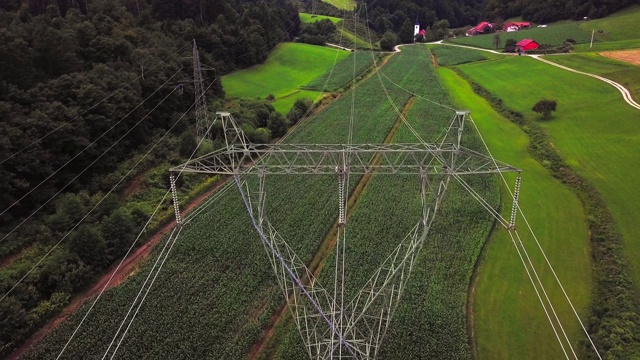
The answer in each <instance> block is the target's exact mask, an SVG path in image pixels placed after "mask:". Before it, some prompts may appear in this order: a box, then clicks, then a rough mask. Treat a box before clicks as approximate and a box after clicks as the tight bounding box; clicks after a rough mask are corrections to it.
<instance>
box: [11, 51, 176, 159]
mask: <svg viewBox="0 0 640 360" xmlns="http://www.w3.org/2000/svg"><path fill="white" fill-rule="evenodd" d="M187 46H188V44H187V45H184V46H183V47H181V48H180V49H178V50H177V51H175V52H173V53H172V54H170V55H169V56H174V55H175V54H176V53H179V52H180V51H182V50H183V49H184V48H185V47H187ZM167 60H168V58H165V59H162V60H161V61H160V62H159V63H158V64H156V65H154V66H153V67H151V69H149V71H152V70H153V69H155V68H157V67H158V66H160V65H162V64H164V63H165V62H166V61H167ZM140 79H142V75H141V76H138V77H137V78H135V79H133V80H132V81H130V82H129V83H127V84H126V85H123V86H121V87H120V88H119V89H117V90H115V91H113V92H112V93H111V94H109V95H108V96H107V97H105V98H104V99H102V100H100V101H98V102H97V103H95V104H94V105H92V106H91V107H90V108H88V109H87V110H85V111H83V112H82V113H80V114H79V115H77V116H75V117H74V118H72V119H70V120H68V121H66V122H64V123H63V124H61V125H59V126H58V127H56V128H55V129H53V130H51V131H49V132H48V133H46V134H45V135H43V136H42V137H40V138H38V139H37V140H34V141H33V142H31V143H30V144H29V145H27V146H25V147H23V148H22V149H20V150H18V151H16V152H15V153H13V154H11V155H9V156H8V157H7V158H5V159H4V160H2V161H0V165H1V164H3V163H4V162H6V161H7V160H10V159H12V158H14V157H15V156H17V155H19V154H20V153H22V152H23V151H25V150H27V149H28V148H30V147H32V146H33V145H35V144H37V143H39V142H40V141H42V140H44V139H46V138H47V137H48V136H49V135H51V134H53V133H55V132H56V131H58V130H60V129H62V128H63V127H65V126H67V125H68V124H69V123H71V122H72V121H74V120H77V119H79V118H80V117H81V116H82V115H84V114H86V113H87V112H89V111H91V110H93V109H94V108H96V107H97V106H98V105H100V104H102V103H103V102H105V101H107V100H108V99H109V98H111V97H112V96H114V95H115V94H117V93H118V92H120V91H121V90H123V89H125V88H127V87H129V86H130V85H131V84H133V83H135V82H136V81H138V80H140Z"/></svg>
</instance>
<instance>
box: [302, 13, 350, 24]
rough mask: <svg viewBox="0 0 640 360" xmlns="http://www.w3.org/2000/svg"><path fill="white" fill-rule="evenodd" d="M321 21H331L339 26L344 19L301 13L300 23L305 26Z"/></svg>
mask: <svg viewBox="0 0 640 360" xmlns="http://www.w3.org/2000/svg"><path fill="white" fill-rule="evenodd" d="M320 20H331V22H332V23H334V24H337V23H339V22H340V21H342V19H340V18H337V17H333V16H325V15H311V14H308V13H302V12H301V13H300V21H302V23H303V24H311V23H314V22H318V21H320Z"/></svg>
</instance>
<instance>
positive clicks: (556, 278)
mask: <svg viewBox="0 0 640 360" xmlns="http://www.w3.org/2000/svg"><path fill="white" fill-rule="evenodd" d="M469 121H470V122H471V124H473V126H474V128H475V129H476V132H477V133H478V135H479V136H480V140H481V141H482V144H483V145H484V147H485V149H486V150H487V153H488V154H489V157H490V158H491V159H492V160H493V162H494V165H495V166H496V167H498V164H497V162H496V161H495V158H494V157H493V155H492V154H491V150H489V146H488V145H487V143H486V141H485V139H484V137H483V136H482V133H481V132H480V128H479V127H478V125H477V124H476V123H475V121H474V120H473V118H472V117H469ZM500 176H501V178H502V181H503V183H504V185H505V187H506V188H507V191H509V194H510V195H511V197H512V198H513V196H514V193H513V191H512V190H511V188H510V187H509V185H508V183H507V180H506V179H505V177H504V176H503V175H502V174H500ZM518 212H519V213H520V216H521V217H522V219H523V220H524V222H525V224H526V225H527V228H528V230H529V232H530V233H531V235H532V236H533V239H534V240H535V243H536V244H537V246H538V249H539V250H540V252H541V253H542V255H543V257H544V259H545V262H546V263H547V265H548V266H549V269H550V270H551V273H552V274H553V276H554V278H555V280H556V282H557V283H558V285H559V286H560V289H561V290H562V293H563V294H564V297H565V299H566V300H567V302H568V303H569V305H570V307H571V310H572V311H573V314H574V315H575V317H576V319H578V322H579V323H580V327H581V328H582V331H583V332H584V334H585V335H586V336H587V339H588V340H589V343H590V344H591V347H592V348H593V350H594V351H595V353H596V355H597V356H598V358H599V359H600V360H602V356H601V355H600V352H599V351H598V349H597V347H596V345H595V343H594V342H593V339H592V338H591V335H589V332H588V331H587V329H586V327H585V326H584V323H583V322H582V319H581V318H580V316H579V315H578V312H577V311H576V308H575V307H574V305H573V302H572V301H571V299H570V298H569V295H568V294H567V292H566V290H565V288H564V286H563V285H562V282H561V281H560V278H559V277H558V275H557V274H556V271H555V269H554V268H553V266H552V265H551V262H550V261H549V258H548V257H547V254H546V253H545V251H544V249H543V248H542V246H541V245H540V242H539V240H538V237H537V236H536V234H535V233H534V231H533V228H532V227H531V224H529V221H528V220H527V218H526V216H525V214H524V212H523V211H522V208H521V207H518ZM516 232H517V231H516Z"/></svg>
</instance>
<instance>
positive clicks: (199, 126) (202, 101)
mask: <svg viewBox="0 0 640 360" xmlns="http://www.w3.org/2000/svg"><path fill="white" fill-rule="evenodd" d="M193 86H194V93H195V104H196V106H195V109H196V134H197V136H198V137H199V138H203V137H205V136H206V135H207V129H208V128H209V124H208V123H207V118H208V114H207V98H206V96H205V91H204V81H203V79H202V65H201V64H200V53H199V52H198V46H197V45H196V41H195V40H193Z"/></svg>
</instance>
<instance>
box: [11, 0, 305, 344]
mask: <svg viewBox="0 0 640 360" xmlns="http://www.w3.org/2000/svg"><path fill="white" fill-rule="evenodd" d="M299 31H300V20H299V15H298V10H297V9H296V8H295V7H293V6H292V5H290V4H289V3H288V2H287V1H283V0H270V1H260V2H243V1H236V0H228V1H227V0H222V1H208V2H195V1H193V2H187V1H175V0H171V1H167V0H149V1H143V0H139V1H126V0H123V1H111V0H95V1H88V2H86V3H85V2H84V1H83V2H77V1H53V0H42V1H2V2H0V134H2V135H1V136H0V174H1V176H2V177H3V181H2V182H0V208H1V209H2V210H1V211H2V212H1V213H0V239H1V241H0V245H1V246H0V250H1V251H0V259H1V260H0V261H2V270H1V272H0V292H2V294H3V295H5V296H3V299H2V301H1V302H0V356H2V355H6V354H7V353H8V352H9V351H10V350H12V349H13V348H15V346H16V345H17V344H19V343H20V342H21V341H22V340H24V339H25V338H26V337H28V336H29V335H30V334H31V333H32V332H33V331H34V330H35V329H37V327H38V326H39V325H40V324H42V323H44V322H45V321H46V320H47V319H48V318H50V317H51V316H52V315H53V314H55V313H56V312H57V311H59V310H60V309H61V307H62V306H64V305H65V304H67V303H68V301H69V299H70V297H71V296H72V295H74V294H75V293H77V292H78V291H81V290H82V289H84V288H85V287H86V286H87V285H89V284H91V283H92V282H93V280H94V279H95V277H96V276H98V275H100V274H101V273H102V271H103V270H104V269H105V268H106V267H108V266H109V265H110V264H112V263H113V262H114V261H115V260H117V259H119V258H121V257H122V255H123V254H124V253H125V251H126V250H127V247H128V246H129V244H130V243H131V241H132V240H133V239H135V234H137V233H138V231H139V229H141V228H142V226H143V225H144V223H145V221H146V220H147V218H148V216H149V213H150V212H151V210H149V209H145V208H136V207H131V206H127V207H125V206H124V205H125V202H126V198H125V196H124V195H123V190H122V189H121V188H117V189H116V191H114V192H111V189H112V188H113V187H114V185H117V180H118V179H119V178H120V177H121V176H122V175H123V174H124V173H125V171H126V169H128V168H129V166H131V164H133V163H135V161H138V159H140V158H141V155H142V154H144V153H146V152H147V151H150V150H149V149H151V148H152V147H151V146H152V145H153V144H154V143H155V142H157V141H158V140H159V139H160V138H161V137H163V136H166V137H168V138H169V139H170V140H169V141H171V143H173V144H175V147H173V148H172V147H171V146H169V147H164V148H159V149H157V151H155V152H154V153H153V156H152V157H151V159H148V160H146V162H145V163H144V164H143V165H142V167H143V169H142V170H141V171H145V170H149V169H151V168H153V167H154V166H157V165H158V164H164V163H173V164H176V163H178V162H180V161H181V160H182V159H184V156H188V155H189V154H190V153H191V151H192V150H193V149H194V148H195V144H196V142H195V139H194V138H195V136H194V135H195V134H194V128H195V126H194V124H193V122H194V121H191V122H187V121H183V122H180V121H179V120H180V119H181V114H182V113H184V112H185V111H187V109H189V106H190V105H191V104H192V103H193V99H194V91H193V86H192V82H193V71H194V70H193V65H192V64H193V62H192V40H193V39H195V40H196V43H197V45H198V49H199V51H200V57H201V62H202V64H203V67H206V69H207V70H211V71H206V72H205V75H204V78H205V79H204V82H205V88H207V89H208V91H207V96H208V101H210V103H212V104H216V103H217V104H220V103H221V100H222V99H223V98H224V91H223V90H222V86H221V83H220V81H219V77H220V76H221V75H223V74H226V73H229V72H231V71H234V70H236V69H239V68H244V67H248V66H252V65H255V64H258V63H261V62H263V61H264V60H265V59H266V58H267V55H268V54H269V52H270V50H271V49H272V48H273V47H275V46H276V45H277V44H278V43H280V42H282V41H290V40H292V39H293V37H294V36H296V35H297V34H298V33H299ZM300 106H305V105H304V104H300V105H299V106H298V107H297V108H296V109H298V110H296V111H297V112H296V113H295V114H290V118H292V119H294V120H295V118H296V116H299V115H296V114H297V113H298V112H300V110H299V108H300ZM251 108H252V109H253V110H252V111H245V112H243V113H241V114H239V118H240V119H241V121H242V122H243V123H244V125H243V126H244V128H245V129H246V130H247V132H248V133H250V134H251V135H252V136H263V135H264V134H267V135H268V138H266V139H262V138H261V139H260V140H261V141H269V140H270V139H271V136H280V135H282V134H283V133H284V131H285V130H286V126H285V122H286V121H287V119H286V118H285V116H284V115H282V114H279V113H276V112H275V110H274V109H273V107H271V106H270V105H269V104H266V103H265V104H257V105H255V106H251ZM285 115H286V114H285ZM267 119H269V121H268V123H267ZM260 127H264V128H265V131H254V130H255V129H257V128H260ZM267 127H268V128H269V130H268V131H267V130H266V128H267ZM134 175H136V174H134ZM165 175H166V174H162V177H161V179H164V177H166V176H165ZM159 181H160V182H161V183H162V182H163V181H164V180H159ZM107 194H109V196H106V195H107ZM103 197H104V198H103ZM89 210H92V211H90V212H89ZM87 212H89V215H88V216H87V217H86V218H83V215H84V214H85V213H87ZM83 219H84V224H85V225H80V226H77V227H76V226H75V225H76V224H77V223H78V222H79V221H81V220H83ZM66 238H68V239H67V240H66V241H65V242H62V243H61V244H62V245H61V246H60V247H57V248H56V251H54V252H52V253H51V254H50V256H49V257H47V258H46V260H45V261H44V262H42V263H41V264H39V266H37V267H35V268H34V269H35V271H33V272H31V273H30V274H29V276H28V277H27V278H25V279H24V281H22V282H21V283H20V284H19V285H18V286H16V287H15V288H13V289H12V287H13V286H14V284H16V282H17V281H18V280H19V279H20V278H21V277H22V276H23V275H24V274H25V273H26V271H27V270H28V269H29V268H30V267H31V266H32V265H33V264H35V263H36V260H38V259H39V258H40V256H41V255H42V254H43V253H44V251H45V249H47V248H50V247H51V246H53V245H54V244H56V242H57V241H58V240H59V239H66ZM143 240H144V239H143ZM10 290H11V293H10V294H9V295H8V296H6V294H7V293H8V292H9V291H10Z"/></svg>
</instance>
